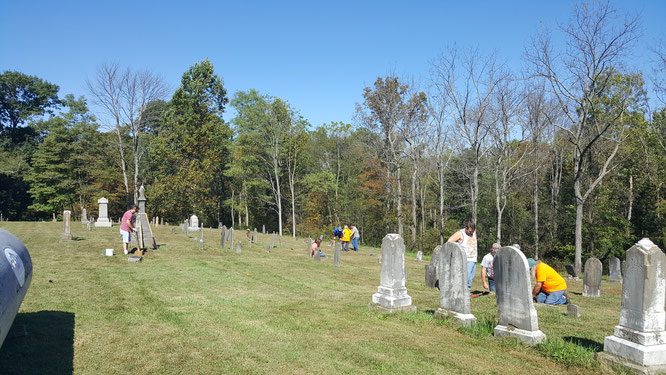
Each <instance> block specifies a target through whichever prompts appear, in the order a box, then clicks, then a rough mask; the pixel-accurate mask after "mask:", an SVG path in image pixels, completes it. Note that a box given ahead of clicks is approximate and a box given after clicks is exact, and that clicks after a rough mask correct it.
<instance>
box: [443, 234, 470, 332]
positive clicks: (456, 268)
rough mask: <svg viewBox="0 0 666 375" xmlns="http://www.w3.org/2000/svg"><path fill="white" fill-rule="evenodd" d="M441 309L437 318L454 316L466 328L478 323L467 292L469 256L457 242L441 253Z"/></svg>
mask: <svg viewBox="0 0 666 375" xmlns="http://www.w3.org/2000/svg"><path fill="white" fill-rule="evenodd" d="M438 263H439V267H438V268H437V270H438V273H439V275H438V277H437V278H438V279H439V305H440V307H439V309H437V311H436V312H435V317H442V316H453V317H454V318H456V319H458V321H459V322H460V323H461V324H462V325H464V326H467V327H469V326H471V325H472V324H474V323H476V318H475V317H474V315H472V313H471V304H470V298H469V291H468V290H467V255H466V253H465V250H463V248H462V247H461V246H460V245H459V244H457V243H455V242H447V243H445V244H444V248H443V249H442V250H440V251H439V262H438Z"/></svg>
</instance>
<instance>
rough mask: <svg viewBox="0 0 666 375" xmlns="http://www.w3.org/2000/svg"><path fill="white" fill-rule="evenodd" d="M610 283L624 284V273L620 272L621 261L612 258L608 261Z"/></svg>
mask: <svg viewBox="0 0 666 375" xmlns="http://www.w3.org/2000/svg"><path fill="white" fill-rule="evenodd" d="M608 272H609V275H608V281H610V282H612V283H621V282H622V272H621V271H620V259H618V258H617V257H612V258H610V259H609V260H608Z"/></svg>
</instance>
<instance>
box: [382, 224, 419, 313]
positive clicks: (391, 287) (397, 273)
mask: <svg viewBox="0 0 666 375" xmlns="http://www.w3.org/2000/svg"><path fill="white" fill-rule="evenodd" d="M380 259H381V265H382V270H381V275H380V282H379V287H378V288H377V293H375V294H373V295H372V304H371V307H372V308H374V309H377V310H379V311H381V312H383V313H394V312H404V311H412V312H413V311H416V306H413V305H412V297H410V296H409V295H408V294H407V288H406V287H405V284H406V282H407V269H406V268H405V241H404V240H403V239H402V237H400V235H399V234H396V233H391V234H387V235H386V236H385V237H384V239H383V240H382V256H381V258H380Z"/></svg>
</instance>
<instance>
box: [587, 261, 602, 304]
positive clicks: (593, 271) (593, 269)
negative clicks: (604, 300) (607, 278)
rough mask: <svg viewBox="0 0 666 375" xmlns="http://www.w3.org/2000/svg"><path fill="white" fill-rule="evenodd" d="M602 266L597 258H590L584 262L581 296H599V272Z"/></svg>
mask: <svg viewBox="0 0 666 375" xmlns="http://www.w3.org/2000/svg"><path fill="white" fill-rule="evenodd" d="M602 271H603V266H602V264H601V261H600V260H599V259H597V258H590V259H588V260H587V261H586V262H585V271H584V272H585V274H584V275H583V296H584V297H600V296H601V272H602Z"/></svg>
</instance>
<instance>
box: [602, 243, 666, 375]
mask: <svg viewBox="0 0 666 375" xmlns="http://www.w3.org/2000/svg"><path fill="white" fill-rule="evenodd" d="M626 260H627V269H626V273H625V274H624V283H623V284H622V306H621V308H620V323H619V324H618V325H617V326H615V330H614V334H613V335H612V336H607V337H606V338H605V339H604V351H603V353H599V358H600V359H603V360H609V361H613V362H622V363H623V364H624V365H627V366H629V367H630V368H632V369H634V370H636V371H638V372H643V373H650V374H653V373H654V374H656V373H661V372H666V313H665V312H664V294H665V293H666V276H665V275H664V267H666V256H664V253H663V252H662V251H661V250H660V249H659V247H657V245H655V244H654V243H652V241H650V240H649V239H648V238H643V239H642V240H640V241H638V243H637V244H635V245H634V246H632V247H631V248H630V249H629V250H627V255H626Z"/></svg>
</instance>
